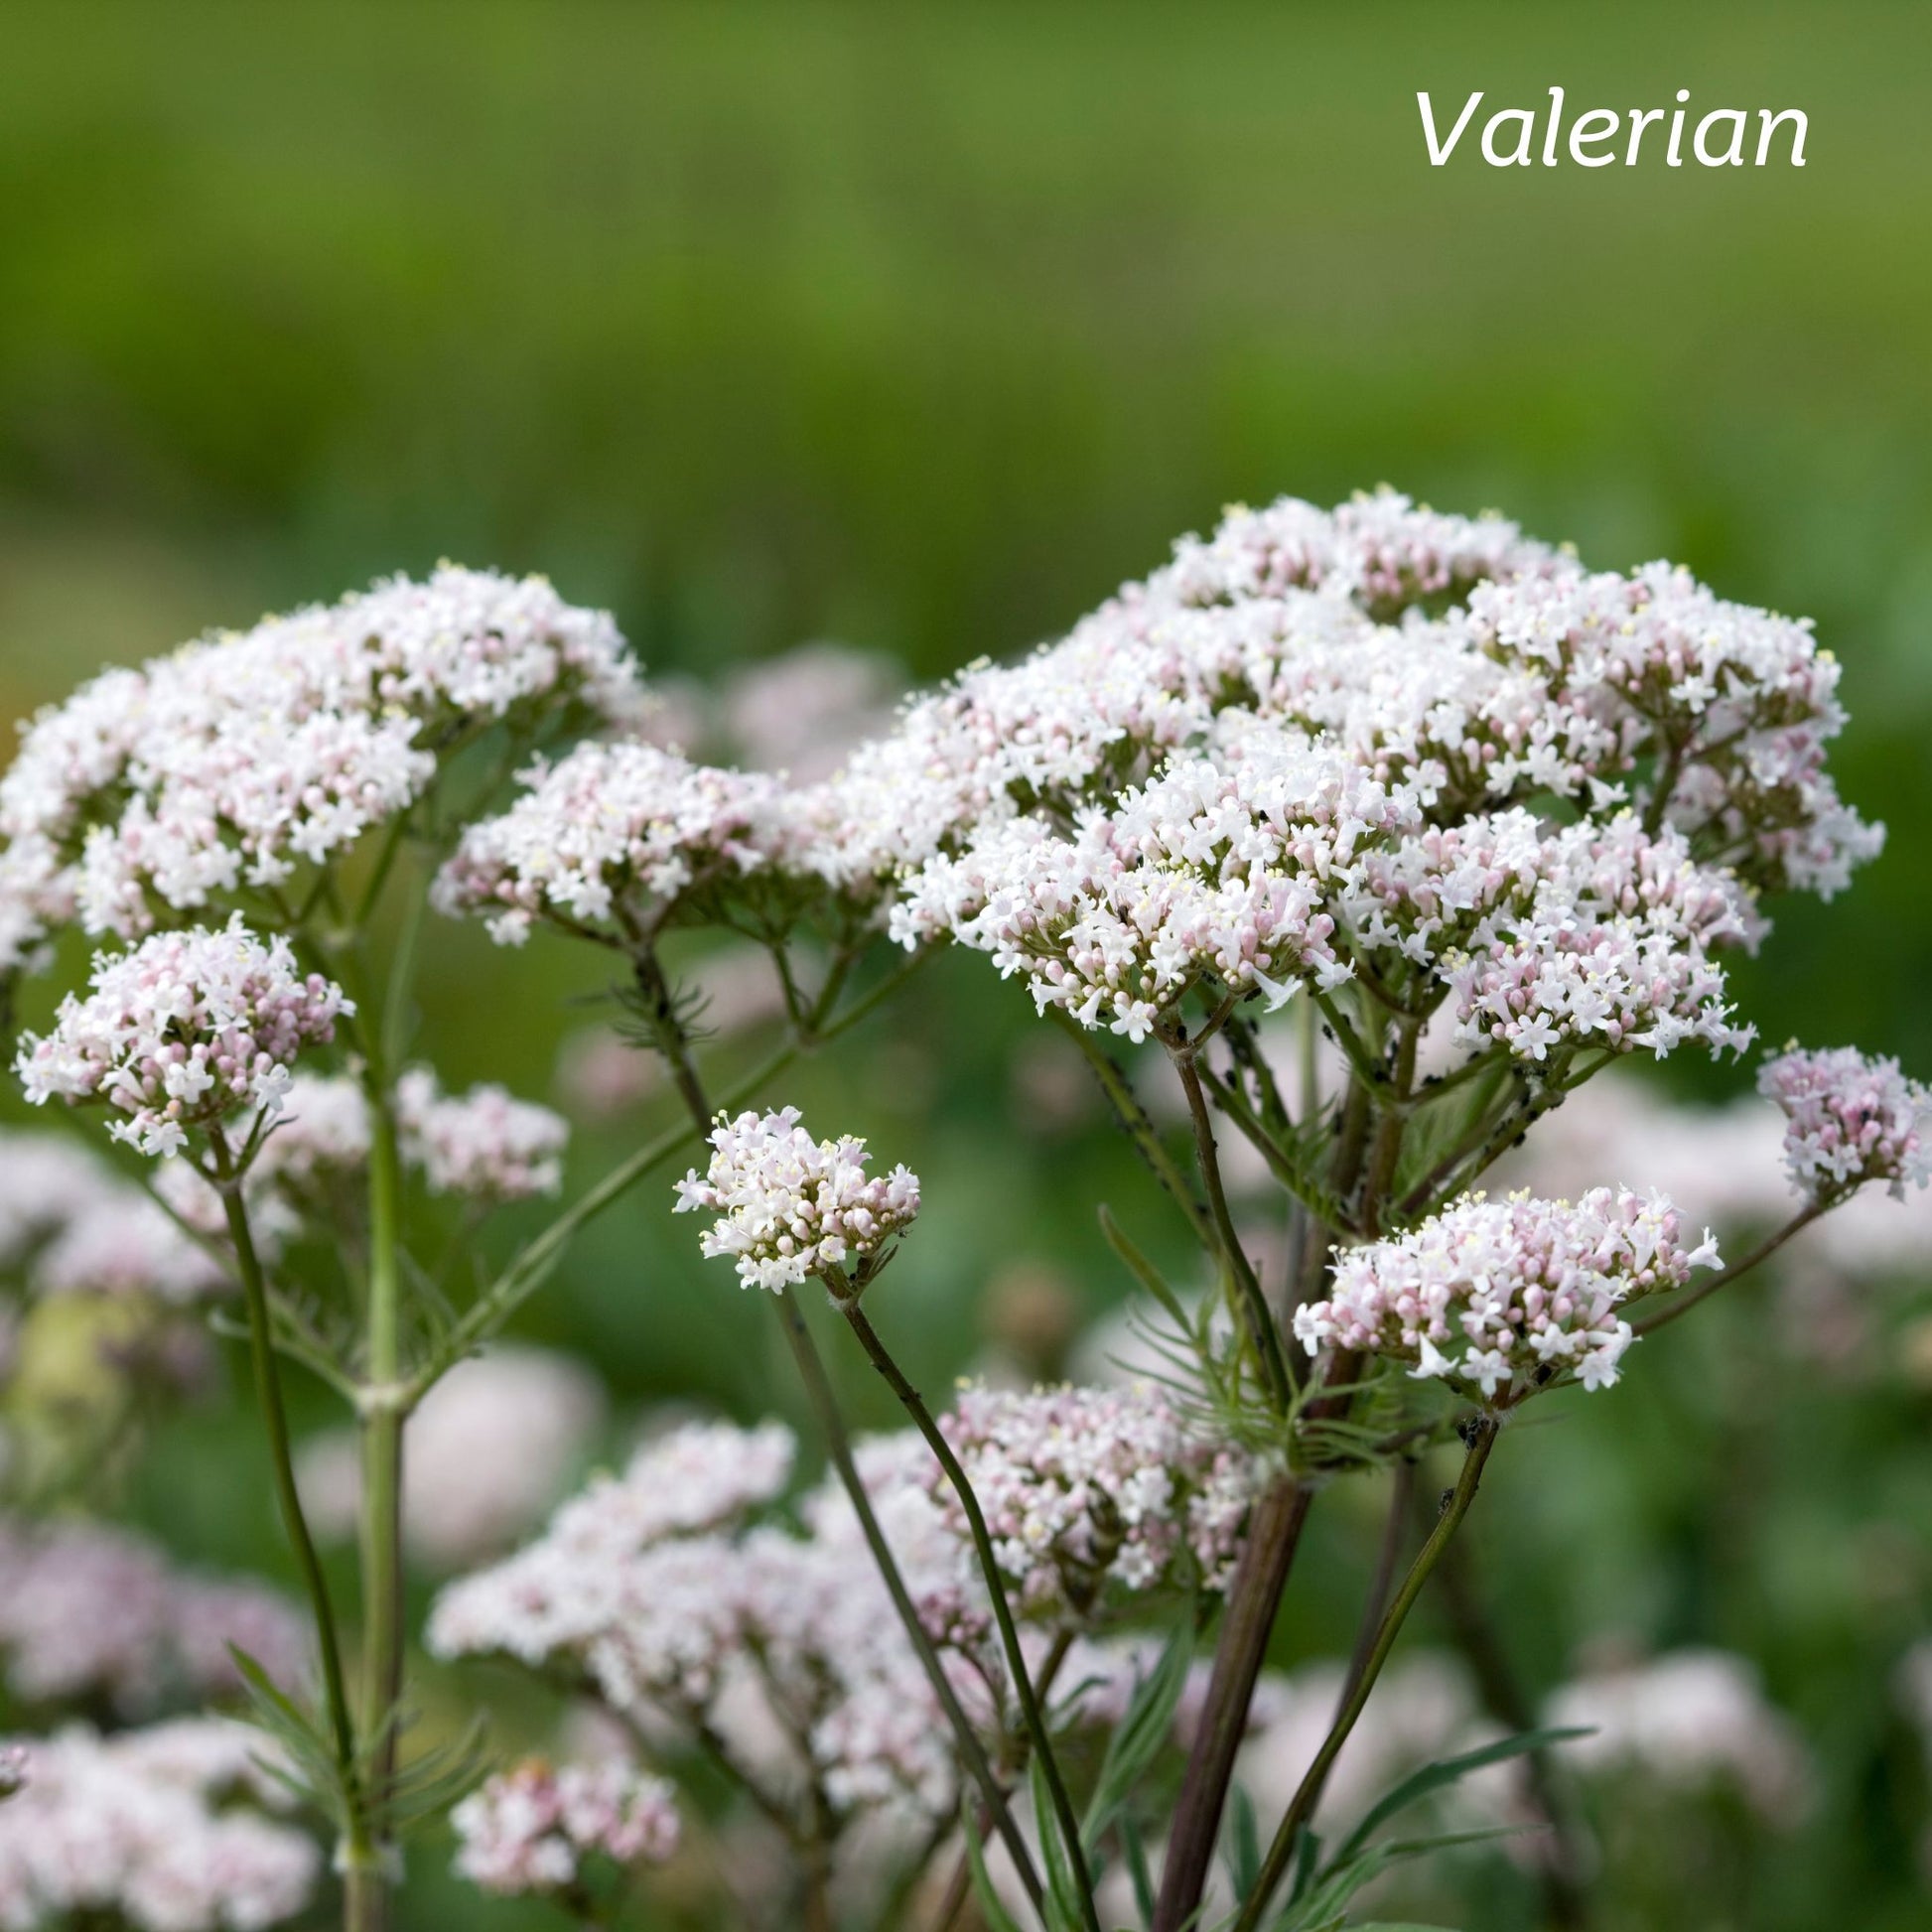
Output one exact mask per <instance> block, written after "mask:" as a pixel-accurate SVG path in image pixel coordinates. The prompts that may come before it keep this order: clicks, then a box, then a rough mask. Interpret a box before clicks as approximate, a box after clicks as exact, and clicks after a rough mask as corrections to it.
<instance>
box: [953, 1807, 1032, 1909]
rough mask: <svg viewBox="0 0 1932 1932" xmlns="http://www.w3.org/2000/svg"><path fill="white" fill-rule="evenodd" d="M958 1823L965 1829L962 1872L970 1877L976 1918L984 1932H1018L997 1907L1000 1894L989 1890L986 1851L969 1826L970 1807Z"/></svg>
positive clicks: (975, 1830) (975, 1827)
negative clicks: (964, 1862)
mask: <svg viewBox="0 0 1932 1932" xmlns="http://www.w3.org/2000/svg"><path fill="white" fill-rule="evenodd" d="M959 1822H960V1823H961V1824H962V1825H963V1826H964V1827H965V1828H966V1868H967V1869H968V1870H969V1871H970V1872H971V1873H972V1876H973V1897H974V1898H975V1900H977V1902H978V1904H979V1908H980V1916H981V1917H982V1918H983V1919H985V1921H986V1932H1020V1927H1019V1924H1018V1923H1017V1922H1016V1921H1015V1919H1014V1916H1013V1914H1012V1913H1011V1912H1009V1911H1008V1910H1007V1908H1006V1907H1005V1906H1004V1905H1003V1904H1001V1903H1000V1894H999V1893H998V1892H996V1891H995V1890H994V1889H993V1880H992V1879H991V1878H990V1877H989V1876H988V1875H987V1870H986V1847H985V1846H984V1845H983V1844H981V1843H980V1833H979V1826H978V1825H977V1824H975V1823H974V1822H973V1807H972V1805H971V1804H970V1803H969V1804H968V1805H967V1806H966V1807H965V1809H964V1810H963V1811H962V1812H961V1813H960V1816H959Z"/></svg>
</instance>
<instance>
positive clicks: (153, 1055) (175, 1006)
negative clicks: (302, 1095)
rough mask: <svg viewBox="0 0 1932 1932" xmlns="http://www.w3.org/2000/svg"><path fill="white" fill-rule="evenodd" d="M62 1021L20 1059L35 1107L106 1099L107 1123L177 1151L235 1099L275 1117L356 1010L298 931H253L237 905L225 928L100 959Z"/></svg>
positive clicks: (150, 1147) (128, 1136)
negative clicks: (311, 966)
mask: <svg viewBox="0 0 1932 1932" xmlns="http://www.w3.org/2000/svg"><path fill="white" fill-rule="evenodd" d="M91 985H92V991H91V992H90V993H89V994H88V995H87V997H86V998H85V999H81V998H79V997H78V996H76V995H74V994H71V993H69V995H68V996H67V997H66V999H64V1000H63V1001H62V1003H61V1010H60V1015H59V1018H58V1020H57V1021H56V1024H55V1027H54V1031H53V1032H52V1033H51V1034H48V1035H44V1036H42V1035H34V1034H26V1035H22V1037H21V1042H20V1048H19V1052H18V1054H17V1056H16V1059H15V1063H14V1064H15V1069H16V1071H17V1072H18V1073H19V1075H20V1079H21V1084H22V1086H23V1087H24V1088H25V1090H26V1094H27V1098H28V1099H29V1100H30V1101H32V1102H33V1103H34V1105H36V1106H40V1105H42V1104H44V1103H45V1102H46V1101H48V1100H50V1099H53V1098H56V1097H59V1098H62V1099H65V1100H69V1101H83V1100H101V1101H104V1102H105V1103H106V1104H107V1105H108V1106H110V1107H112V1108H114V1109H115V1110H116V1111H117V1112H119V1113H120V1114H123V1115H125V1116H126V1118H125V1119H122V1120H117V1121H115V1122H114V1123H113V1124H112V1126H111V1128H110V1130H109V1131H110V1132H111V1133H112V1134H113V1136H114V1138H115V1139H116V1140H120V1141H125V1142H127V1143H128V1144H129V1145H130V1146H132V1147H135V1148H137V1149H139V1150H140V1152H141V1153H143V1154H148V1155H157V1156H159V1155H169V1154H175V1153H179V1152H180V1150H181V1149H182V1148H183V1147H185V1146H186V1145H187V1144H188V1137H189V1132H190V1130H191V1129H207V1128H210V1127H213V1126H214V1125H215V1124H216V1123H218V1122H219V1121H221V1120H222V1119H224V1118H225V1117H226V1116H227V1115H229V1114H231V1113H233V1112H235V1111H236V1110H237V1109H241V1108H247V1109H249V1110H251V1111H253V1112H256V1113H259V1114H262V1115H269V1116H272V1115H273V1114H274V1113H275V1112H276V1111H277V1110H278V1109H279V1108H280V1106H281V1104H282V1101H283V1098H284V1096H285V1095H286V1094H287V1092H288V1087H289V1080H290V1073H289V1067H290V1063H291V1062H292V1061H293V1060H294V1058H295V1056H296V1054H297V1053H298V1052H299V1051H300V1050H301V1048H302V1047H304V1046H305V1045H309V1044H312V1043H314V1042H317V1041H327V1040H331V1039H333V1038H334V1037H335V1033H336V1020H337V1018H338V1016H339V1015H342V1014H345V1013H353V1012H354V1010H355V1009H354V1006H353V1003H352V1002H350V1001H349V1000H347V999H345V997H344V995H343V992H342V989H341V988H340V987H338V986H335V985H332V984H331V983H330V982H329V981H327V980H325V979H323V978H322V977H321V975H320V974H315V973H311V974H307V975H305V974H303V973H302V972H300V971H299V970H298V968H297V966H296V963H295V957H294V954H293V953H292V952H291V951H290V949H289V944H288V941H287V940H286V939H284V938H281V937H280V936H277V937H275V938H273V939H271V940H269V941H268V943H267V944H265V945H264V944H263V942H262V941H261V940H260V939H258V938H256V936H255V935H254V934H253V933H252V932H250V931H249V930H248V929H247V928H246V927H245V926H244V925H243V924H242V923H241V917H240V914H239V913H237V914H236V915H235V917H234V919H233V920H232V921H231V922H230V923H229V925H228V926H227V927H226V928H225V929H224V930H221V931H214V932H210V931H208V930H207V929H205V928H202V927H196V928H195V929H193V930H191V931H187V932H158V933H156V934H154V935H153V936H152V937H150V938H148V939H144V940H143V941H142V942H141V943H140V944H139V945H138V946H136V947H134V948H133V949H132V950H131V951H128V952H125V953H107V954H103V955H101V956H100V957H99V958H97V959H96V960H95V962H94V967H93V974H92V979H91Z"/></svg>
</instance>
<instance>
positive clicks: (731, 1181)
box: [677, 1107, 919, 1292]
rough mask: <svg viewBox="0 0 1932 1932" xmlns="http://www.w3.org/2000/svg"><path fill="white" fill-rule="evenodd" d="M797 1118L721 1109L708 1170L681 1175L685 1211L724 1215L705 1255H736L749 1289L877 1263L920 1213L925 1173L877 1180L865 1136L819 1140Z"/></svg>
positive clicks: (900, 1171)
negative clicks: (853, 1261)
mask: <svg viewBox="0 0 1932 1932" xmlns="http://www.w3.org/2000/svg"><path fill="white" fill-rule="evenodd" d="M798 1118H799V1116H798V1109H797V1108H796V1107H786V1108H783V1109H781V1110H780V1111H779V1112H777V1113H775V1114H755V1113H749V1112H748V1113H743V1114H740V1115H739V1116H738V1118H737V1119H736V1120H726V1119H724V1118H723V1117H722V1116H721V1117H720V1119H719V1122H718V1125H717V1127H716V1128H714V1129H713V1130H712V1135H711V1145H712V1147H713V1148H714V1149H715V1150H716V1151H715V1152H714V1153H713V1155H712V1157H711V1166H710V1167H709V1168H708V1169H707V1170H706V1172H705V1174H704V1176H703V1177H702V1178H700V1177H699V1175H698V1173H697V1171H696V1170H695V1169H693V1170H692V1172H691V1173H687V1174H686V1175H685V1176H684V1178H683V1179H682V1180H681V1181H679V1182H678V1189H677V1191H678V1200H677V1211H678V1212H679V1213H680V1214H683V1213H688V1212H691V1211H694V1210H696V1209H698V1208H710V1209H713V1210H714V1211H715V1212H716V1213H717V1215H718V1219H717V1220H716V1221H715V1222H714V1223H713V1224H712V1226H710V1227H709V1228H707V1229H706V1230H705V1232H704V1234H703V1235H702V1236H701V1237H700V1240H699V1246H700V1247H701V1248H702V1250H703V1252H704V1254H705V1255H706V1256H707V1258H709V1257H712V1256H717V1255H729V1256H731V1257H732V1258H733V1259H734V1260H735V1261H736V1262H737V1264H738V1277H739V1280H740V1281H741V1282H743V1283H744V1285H745V1286H746V1287H747V1288H768V1289H771V1290H773V1291H774V1292H775V1291H777V1290H778V1289H781V1288H785V1287H787V1286H791V1285H795V1284H797V1283H800V1282H803V1281H805V1280H807V1279H808V1278H809V1277H811V1276H813V1275H820V1276H825V1277H828V1278H830V1277H832V1276H835V1275H836V1276H841V1277H842V1276H843V1271H844V1268H845V1264H846V1261H847V1259H848V1258H849V1257H852V1256H856V1257H857V1258H858V1259H859V1260H860V1261H861V1262H862V1263H872V1262H873V1261H874V1260H875V1257H877V1256H878V1255H879V1254H880V1252H881V1250H882V1249H883V1248H884V1247H885V1245H886V1243H888V1242H889V1241H891V1240H892V1238H893V1237H894V1236H895V1235H896V1234H897V1233H899V1232H900V1231H901V1230H902V1229H904V1228H906V1227H908V1226H910V1224H911V1222H912V1220H913V1218H914V1217H915V1216H916V1215H917V1213H918V1211H919V1177H918V1175H917V1174H915V1173H911V1172H910V1171H909V1170H908V1169H906V1168H904V1167H897V1168H895V1169H894V1170H893V1171H892V1173H888V1174H879V1175H874V1176H872V1177H868V1176H867V1173H866V1144H865V1142H864V1141H860V1140H855V1139H853V1138H852V1136H850V1135H846V1136H844V1137H842V1138H841V1139H839V1140H836V1141H815V1140H813V1139H812V1137H811V1136H810V1135H809V1134H808V1133H806V1131H805V1130H804V1129H803V1128H802V1127H800V1126H799V1124H798Z"/></svg>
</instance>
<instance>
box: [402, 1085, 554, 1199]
mask: <svg viewBox="0 0 1932 1932" xmlns="http://www.w3.org/2000/svg"><path fill="white" fill-rule="evenodd" d="M396 1118H397V1123H398V1125H399V1126H400V1127H401V1129H402V1143H403V1146H402V1152H403V1158H404V1159H405V1160H406V1161H408V1162H410V1163H411V1164H412V1165H414V1166H418V1167H420V1168H421V1169H422V1171H423V1177H424V1179H425V1180H426V1181H427V1182H428V1183H429V1190H430V1192H431V1193H432V1194H463V1195H466V1196H468V1197H470V1198H472V1199H476V1200H490V1201H512V1200H529V1199H532V1198H534V1197H535V1196H537V1195H539V1194H554V1193H555V1192H556V1191H557V1189H558V1188H559V1187H560V1186H562V1185H563V1153H564V1148H565V1146H566V1144H567V1143H568V1141H569V1139H570V1128H569V1126H568V1124H567V1123H566V1122H565V1121H564V1119H563V1117H562V1116H561V1115H560V1114H554V1113H552V1112H551V1111H550V1109H549V1108H548V1107H539V1106H537V1105H535V1104H534V1103H533V1102H531V1101H528V1100H518V1099H516V1098H515V1097H514V1096H513V1095H511V1094H510V1093H509V1092H507V1091H506V1090H505V1089H504V1088H502V1087H499V1086H496V1085H494V1084H493V1083H487V1082H486V1083H484V1084H483V1085H482V1086H475V1087H471V1088H470V1089H469V1090H468V1091H467V1092H464V1093H460V1094H446V1093H445V1092H444V1091H443V1090H442V1088H441V1087H440V1086H439V1085H438V1083H437V1079H436V1076H435V1074H433V1073H432V1072H430V1070H429V1069H428V1068H427V1067H411V1068H410V1069H409V1070H408V1071H407V1072H406V1073H404V1074H403V1076H402V1078H401V1079H399V1080H398V1081H397V1082H396Z"/></svg>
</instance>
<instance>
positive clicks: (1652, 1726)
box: [1544, 1650, 1812, 1826]
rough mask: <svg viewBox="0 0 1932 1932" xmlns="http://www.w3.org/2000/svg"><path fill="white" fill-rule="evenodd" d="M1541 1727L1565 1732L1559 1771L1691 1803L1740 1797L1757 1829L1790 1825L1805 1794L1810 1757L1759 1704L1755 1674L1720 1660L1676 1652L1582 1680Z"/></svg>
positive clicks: (1561, 1694) (1791, 1729) (1790, 1730)
mask: <svg viewBox="0 0 1932 1932" xmlns="http://www.w3.org/2000/svg"><path fill="white" fill-rule="evenodd" d="M1544 1722H1545V1723H1546V1724H1548V1725H1575V1726H1577V1727H1579V1728H1581V1729H1586V1730H1587V1731H1588V1732H1589V1733H1590V1734H1589V1735H1588V1736H1587V1737H1578V1738H1573V1739H1572V1740H1571V1741H1570V1742H1569V1743H1567V1744H1566V1745H1565V1746H1564V1747H1563V1749H1564V1756H1565V1759H1566V1760H1567V1761H1571V1762H1574V1763H1575V1764H1576V1765H1577V1766H1578V1768H1579V1769H1580V1770H1582V1771H1584V1772H1586V1773H1587V1774H1592V1775H1597V1776H1602V1775H1608V1774H1616V1773H1626V1774H1629V1775H1631V1776H1633V1777H1634V1778H1635V1779H1637V1780H1638V1781H1640V1782H1641V1783H1642V1784H1643V1785H1645V1786H1647V1787H1650V1788H1653V1789H1659V1790H1664V1791H1669V1792H1681V1793H1691V1794H1695V1793H1698V1792H1701V1791H1707V1790H1710V1789H1711V1788H1713V1787H1714V1786H1729V1787H1731V1788H1733V1789H1736V1790H1738V1791H1741V1792H1742V1793H1743V1795H1744V1796H1745V1797H1746V1798H1747V1799H1748V1800H1749V1801H1750V1803H1751V1805H1752V1807H1753V1808H1754V1809H1755V1810H1756V1811H1757V1812H1758V1813H1759V1814H1760V1815H1761V1816H1762V1817H1763V1818H1765V1819H1766V1820H1767V1821H1769V1822H1770V1823H1772V1824H1775V1825H1780V1826H1789V1825H1791V1824H1793V1823H1795V1822H1796V1820H1797V1818H1798V1816H1799V1815H1800V1814H1801V1813H1802V1812H1803V1810H1804V1808H1805V1806H1806V1803H1807V1802H1808V1800H1809V1798H1810V1796H1811V1792H1812V1777H1811V1764H1810V1754H1809V1753H1808V1752H1807V1750H1806V1749H1805V1745H1804V1742H1803V1739H1802V1738H1801V1737H1800V1735H1799V1733H1798V1731H1797V1728H1796V1726H1795V1725H1793V1724H1792V1722H1791V1720H1790V1719H1789V1718H1787V1717H1786V1716H1785V1715H1784V1713H1783V1712H1781V1711H1779V1710H1778V1709H1777V1708H1776V1707H1775V1706H1774V1705H1772V1704H1771V1703H1770V1702H1769V1701H1768V1700H1767V1699H1766V1697H1765V1695H1764V1689H1763V1686H1762V1684H1761V1683H1760V1682H1759V1681H1758V1676H1757V1673H1756V1671H1755V1670H1753V1669H1752V1668H1751V1666H1750V1665H1749V1664H1748V1663H1746V1662H1745V1660H1744V1659H1743V1658H1741V1657H1737V1656H1733V1655H1731V1654H1730V1653H1729V1652H1727V1651H1722V1650H1676V1651H1670V1652H1668V1653H1666V1654H1665V1655H1663V1656H1661V1657H1656V1658H1652V1659H1651V1660H1649V1661H1648V1662H1645V1663H1640V1664H1630V1665H1624V1666H1621V1667H1617V1668H1611V1669H1604V1670H1598V1671H1593V1672H1588V1673H1586V1674H1585V1675H1583V1676H1581V1677H1578V1678H1576V1679H1574V1680H1572V1682H1571V1683H1569V1684H1567V1685H1565V1686H1564V1687H1563V1689H1562V1690H1560V1691H1558V1692H1557V1694H1556V1695H1555V1696H1554V1697H1553V1698H1552V1699H1551V1700H1550V1702H1549V1704H1548V1706H1547V1707H1546V1709H1545V1712H1544Z"/></svg>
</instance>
